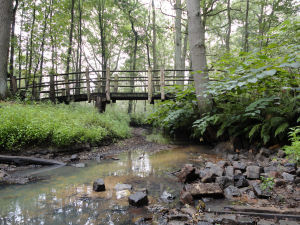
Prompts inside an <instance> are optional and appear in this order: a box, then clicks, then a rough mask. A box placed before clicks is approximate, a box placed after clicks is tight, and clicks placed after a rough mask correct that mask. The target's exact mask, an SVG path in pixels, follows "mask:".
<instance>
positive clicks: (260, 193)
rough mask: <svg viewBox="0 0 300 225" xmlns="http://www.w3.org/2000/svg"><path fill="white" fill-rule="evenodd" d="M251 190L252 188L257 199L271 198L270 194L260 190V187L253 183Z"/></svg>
mask: <svg viewBox="0 0 300 225" xmlns="http://www.w3.org/2000/svg"><path fill="white" fill-rule="evenodd" d="M252 188H253V191H254V193H255V195H256V196H257V197H259V198H270V197H271V192H269V191H266V190H262V189H261V187H260V185H259V184H257V183H254V184H253V185H252Z"/></svg>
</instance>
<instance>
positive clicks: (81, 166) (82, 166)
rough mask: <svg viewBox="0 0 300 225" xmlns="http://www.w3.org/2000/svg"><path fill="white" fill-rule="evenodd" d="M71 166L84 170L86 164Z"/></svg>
mask: <svg viewBox="0 0 300 225" xmlns="http://www.w3.org/2000/svg"><path fill="white" fill-rule="evenodd" d="M71 166H73V167H76V168H85V167H86V164H85V163H76V164H72V165H71Z"/></svg>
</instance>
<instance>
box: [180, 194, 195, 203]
mask: <svg viewBox="0 0 300 225" xmlns="http://www.w3.org/2000/svg"><path fill="white" fill-rule="evenodd" d="M180 201H181V202H182V203H183V204H184V205H185V204H188V205H192V204H193V203H194V198H193V196H192V195H191V193H190V192H188V191H182V192H181V193H180Z"/></svg>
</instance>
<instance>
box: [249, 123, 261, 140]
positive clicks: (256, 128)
mask: <svg viewBox="0 0 300 225" xmlns="http://www.w3.org/2000/svg"><path fill="white" fill-rule="evenodd" d="M261 126H262V124H261V123H260V124H256V125H255V126H253V127H252V129H251V130H250V132H249V138H250V139H252V137H253V136H254V134H256V133H257V132H258V131H259V130H260V128H261Z"/></svg>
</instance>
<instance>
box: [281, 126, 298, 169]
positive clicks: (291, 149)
mask: <svg viewBox="0 0 300 225" xmlns="http://www.w3.org/2000/svg"><path fill="white" fill-rule="evenodd" d="M289 135H290V140H291V145H289V146H285V147H284V150H285V153H286V154H287V156H288V157H289V158H290V159H292V160H294V161H295V162H297V163H298V164H300V126H297V127H294V128H292V129H291V132H290V133H289Z"/></svg>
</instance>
